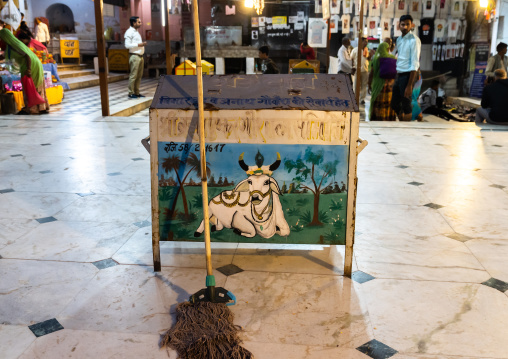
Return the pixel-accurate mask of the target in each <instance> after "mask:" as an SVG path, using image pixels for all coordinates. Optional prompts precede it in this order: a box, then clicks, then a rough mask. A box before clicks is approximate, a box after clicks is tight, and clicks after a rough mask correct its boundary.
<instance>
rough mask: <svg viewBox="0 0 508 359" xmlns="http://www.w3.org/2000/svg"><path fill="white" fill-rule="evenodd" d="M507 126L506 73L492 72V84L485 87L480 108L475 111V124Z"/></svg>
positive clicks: (503, 71) (507, 92) (499, 70)
mask: <svg viewBox="0 0 508 359" xmlns="http://www.w3.org/2000/svg"><path fill="white" fill-rule="evenodd" d="M483 120H486V121H487V123H490V124H493V125H508V79H506V71H505V70H502V69H497V70H496V71H494V83H492V84H491V85H489V86H487V87H485V88H484V89H483V94H482V107H481V108H477V109H476V123H483Z"/></svg>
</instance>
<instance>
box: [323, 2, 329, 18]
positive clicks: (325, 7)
mask: <svg viewBox="0 0 508 359" xmlns="http://www.w3.org/2000/svg"><path fill="white" fill-rule="evenodd" d="M322 3H323V19H325V20H328V19H329V18H330V0H322Z"/></svg>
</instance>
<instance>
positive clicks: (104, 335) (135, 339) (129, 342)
mask: <svg viewBox="0 0 508 359" xmlns="http://www.w3.org/2000/svg"><path fill="white" fill-rule="evenodd" d="M32 336H33V334H32ZM34 339H35V337H34ZM158 343H159V335H158V334H157V333H156V332H155V333H152V334H143V333H119V332H108V331H90V330H70V329H64V330H60V331H57V332H54V333H51V334H49V335H45V336H43V337H40V338H37V340H36V341H35V342H34V343H33V344H32V345H31V346H30V347H29V348H28V349H27V350H26V351H25V352H24V353H23V355H21V356H20V357H19V359H33V358H38V359H53V358H74V359H82V358H112V359H117V358H118V359H120V358H122V359H138V358H146V359H162V358H171V359H176V353H175V352H173V351H170V353H168V352H167V351H166V349H160V348H159V345H158Z"/></svg>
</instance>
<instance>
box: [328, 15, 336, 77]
mask: <svg viewBox="0 0 508 359" xmlns="http://www.w3.org/2000/svg"><path fill="white" fill-rule="evenodd" d="M330 20H331V19H328V20H327V22H328V31H327V32H326V34H327V37H326V73H328V71H329V69H330ZM335 26H337V25H335Z"/></svg>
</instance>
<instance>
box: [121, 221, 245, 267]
mask: <svg viewBox="0 0 508 359" xmlns="http://www.w3.org/2000/svg"><path fill="white" fill-rule="evenodd" d="M159 243H160V255H161V265H162V266H164V267H180V268H205V266H206V262H205V244H204V242H168V241H164V242H159ZM237 246H238V244H237V243H217V242H212V266H213V268H219V267H222V266H224V265H227V264H231V262H232V261H233V256H234V254H235V251H236V248H237ZM113 259H114V260H116V261H117V262H118V263H122V264H141V265H148V266H153V252H152V228H151V226H148V227H143V228H140V229H138V230H137V231H136V233H135V234H134V235H133V236H132V237H131V238H130V239H129V240H128V241H127V242H126V243H125V244H124V245H123V246H122V247H121V248H120V249H119V250H118V252H116V253H115V255H114V256H113Z"/></svg>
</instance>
